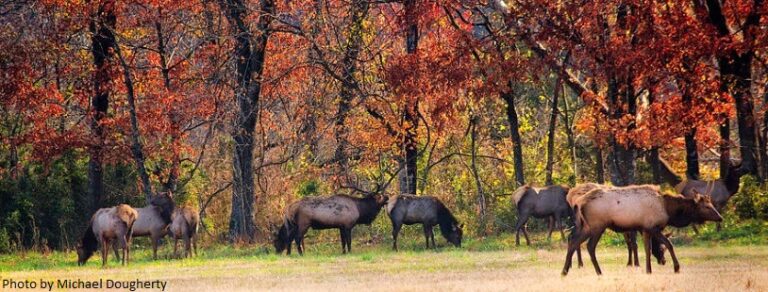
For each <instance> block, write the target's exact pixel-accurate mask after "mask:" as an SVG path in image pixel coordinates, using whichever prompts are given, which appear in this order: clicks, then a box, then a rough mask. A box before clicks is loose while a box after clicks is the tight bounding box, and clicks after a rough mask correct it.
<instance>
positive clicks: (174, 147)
mask: <svg viewBox="0 0 768 292" xmlns="http://www.w3.org/2000/svg"><path fill="white" fill-rule="evenodd" d="M158 14H159V15H162V10H161V9H160V8H158ZM155 30H156V31H157V54H158V55H159V56H160V73H161V74H162V76H163V85H164V86H165V90H168V91H171V90H172V89H171V72H170V71H171V70H170V69H169V68H168V59H167V57H166V56H165V55H166V52H165V41H164V39H163V28H162V25H161V24H160V21H155ZM168 119H169V120H170V122H171V129H170V130H171V134H170V141H169V142H170V144H171V151H172V152H173V156H172V157H171V167H170V170H169V172H168V178H167V179H166V181H165V183H163V188H164V189H165V191H171V192H175V191H176V187H177V185H178V181H179V168H180V167H181V154H180V153H179V147H180V146H181V145H178V144H179V142H180V140H181V139H180V136H181V128H180V127H179V114H178V113H177V112H176V109H175V108H171V110H170V111H169V112H168Z"/></svg>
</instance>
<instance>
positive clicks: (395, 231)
mask: <svg viewBox="0 0 768 292" xmlns="http://www.w3.org/2000/svg"><path fill="white" fill-rule="evenodd" d="M401 227H402V225H401V224H398V223H397V222H395V220H392V249H394V250H395V251H397V234H398V233H400V228H401Z"/></svg>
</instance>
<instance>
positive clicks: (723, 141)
mask: <svg viewBox="0 0 768 292" xmlns="http://www.w3.org/2000/svg"><path fill="white" fill-rule="evenodd" d="M730 167H731V121H730V119H728V118H725V119H724V121H723V123H722V124H721V125H720V177H721V178H725V177H728V170H729V169H730Z"/></svg>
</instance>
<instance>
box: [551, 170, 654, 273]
mask: <svg viewBox="0 0 768 292" xmlns="http://www.w3.org/2000/svg"><path fill="white" fill-rule="evenodd" d="M598 188H603V189H608V188H614V187H612V186H608V185H600V184H595V183H584V184H578V185H576V186H575V187H573V188H572V189H571V190H570V191H568V196H567V197H566V200H567V201H568V205H570V206H571V207H573V206H574V203H575V201H576V200H578V199H579V198H580V197H582V196H583V195H585V194H587V193H588V192H589V191H591V190H594V189H598ZM622 234H623V235H624V242H625V243H626V244H627V253H628V257H627V266H631V265H632V262H633V261H632V259H633V255H634V265H635V266H636V267H638V266H640V260H639V258H638V254H637V232H636V231H629V232H624V233H622ZM651 253H652V254H653V256H654V257H655V258H656V260H657V262H658V263H659V264H661V265H663V264H665V263H666V259H665V258H664V249H663V247H662V245H661V243H659V242H658V241H656V240H653V239H651ZM576 256H577V258H578V261H579V267H583V266H584V262H583V261H582V259H581V247H579V249H577V250H576Z"/></svg>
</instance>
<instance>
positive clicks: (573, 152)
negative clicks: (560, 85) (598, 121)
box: [563, 91, 579, 185]
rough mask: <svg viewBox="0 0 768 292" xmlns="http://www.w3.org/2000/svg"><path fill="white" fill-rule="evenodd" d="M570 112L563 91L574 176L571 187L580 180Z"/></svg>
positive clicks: (564, 116) (566, 127) (564, 122)
mask: <svg viewBox="0 0 768 292" xmlns="http://www.w3.org/2000/svg"><path fill="white" fill-rule="evenodd" d="M569 112H570V106H569V105H568V96H566V95H565V91H563V126H564V127H565V134H566V136H567V138H568V148H569V150H570V151H569V152H570V154H571V164H572V165H573V166H572V167H573V176H572V177H571V178H570V179H569V180H568V182H569V183H570V184H571V185H576V180H578V178H579V163H578V161H577V157H576V139H575V137H574V135H573V128H571V121H570V118H569V117H568V113H569Z"/></svg>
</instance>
